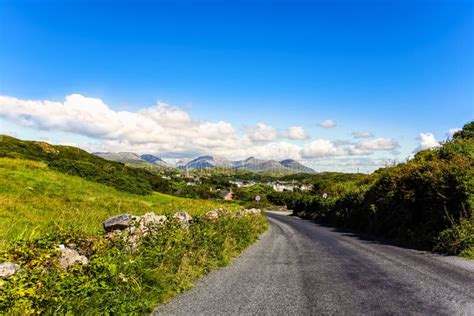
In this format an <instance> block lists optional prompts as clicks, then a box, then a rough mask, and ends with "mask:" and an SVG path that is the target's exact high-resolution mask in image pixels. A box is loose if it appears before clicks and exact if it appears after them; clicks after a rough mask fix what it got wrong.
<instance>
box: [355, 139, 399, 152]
mask: <svg viewBox="0 0 474 316" xmlns="http://www.w3.org/2000/svg"><path fill="white" fill-rule="evenodd" d="M398 147H400V145H399V144H398V142H397V141H396V140H394V139H390V138H383V137H381V138H377V139H373V140H365V141H361V142H358V143H356V144H354V145H351V146H349V154H350V155H371V154H373V153H374V152H376V151H388V150H394V149H396V148H398Z"/></svg>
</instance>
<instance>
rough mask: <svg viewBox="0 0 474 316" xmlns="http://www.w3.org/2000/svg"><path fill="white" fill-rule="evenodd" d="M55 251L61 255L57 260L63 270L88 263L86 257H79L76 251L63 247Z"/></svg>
mask: <svg viewBox="0 0 474 316" xmlns="http://www.w3.org/2000/svg"><path fill="white" fill-rule="evenodd" d="M56 251H58V252H59V253H60V254H61V257H60V258H59V264H60V266H61V269H63V270H65V269H67V268H69V267H70V266H72V265H74V264H76V263H80V264H83V265H86V264H87V263H88V262H89V260H88V259H87V257H85V256H81V255H80V254H79V253H78V252H77V251H76V250H74V249H71V248H68V247H66V246H64V245H59V246H57V247H56Z"/></svg>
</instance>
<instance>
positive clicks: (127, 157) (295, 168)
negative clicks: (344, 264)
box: [93, 152, 316, 174]
mask: <svg viewBox="0 0 474 316" xmlns="http://www.w3.org/2000/svg"><path fill="white" fill-rule="evenodd" d="M93 154H94V155H96V156H99V157H101V158H104V159H107V160H112V161H117V162H123V163H128V164H131V165H137V166H140V165H143V166H145V165H150V164H152V165H154V166H158V167H162V168H177V169H180V170H185V169H189V170H192V169H215V168H228V169H232V170H245V171H251V172H266V173H278V174H292V173H316V172H315V171H314V170H313V169H312V168H310V167H307V166H305V165H303V164H302V163H300V162H298V161H296V160H294V159H283V160H280V161H278V160H274V159H267V160H265V159H259V158H256V157H253V156H251V157H248V158H246V159H243V160H234V161H232V160H229V159H227V158H225V157H221V156H215V155H202V156H198V157H196V158H193V159H190V160H188V161H187V162H185V163H178V164H177V165H175V166H173V165H171V164H169V163H167V162H165V161H164V160H163V159H161V158H159V157H157V156H155V155H151V154H142V155H139V154H136V153H132V152H118V153H113V152H95V153H93Z"/></svg>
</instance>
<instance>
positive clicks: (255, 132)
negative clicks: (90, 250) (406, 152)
mask: <svg viewBox="0 0 474 316" xmlns="http://www.w3.org/2000/svg"><path fill="white" fill-rule="evenodd" d="M0 118H1V119H3V120H6V121H9V122H14V123H16V124H17V125H20V126H25V127H30V128H33V129H37V130H42V131H46V132H45V133H46V134H51V135H50V136H54V133H56V132H68V133H72V134H75V135H81V136H86V137H87V138H84V140H77V138H74V140H73V141H74V142H76V141H78V142H77V143H76V144H77V145H78V146H80V147H82V148H84V149H86V150H89V151H101V152H103V151H112V152H120V151H132V152H136V153H156V154H159V155H160V156H162V157H168V158H178V157H179V158H186V157H192V156H196V155H201V154H213V155H220V156H225V157H228V158H230V159H242V158H247V157H249V156H255V157H258V158H262V159H277V160H280V159H284V158H292V159H297V160H299V159H302V158H304V159H318V158H321V159H322V158H324V157H344V156H346V157H348V156H350V155H368V154H371V153H374V152H376V151H383V150H393V149H394V148H397V147H398V143H397V142H396V141H394V140H390V139H384V138H378V139H374V140H365V141H361V142H357V143H354V142H353V141H330V140H325V139H317V140H314V141H312V142H308V143H306V144H304V145H301V146H300V145H296V144H292V143H290V142H285V141H283V140H282V137H286V138H287V139H289V140H303V139H307V138H309V136H308V134H307V133H306V131H305V130H304V129H303V128H302V127H300V126H292V127H289V128H288V129H286V130H285V131H284V132H282V133H278V131H277V130H276V129H275V128H273V127H272V126H269V125H266V124H263V123H260V124H257V125H256V126H252V127H247V128H245V129H244V130H243V133H242V130H240V129H236V128H234V126H232V125H231V124H230V123H228V122H225V121H217V122H210V121H198V120H196V119H193V118H192V117H191V116H190V115H189V114H188V113H187V112H185V111H183V110H182V109H180V108H178V107H175V106H172V105H169V104H166V103H163V102H158V103H157V104H155V105H153V106H150V107H145V108H142V109H140V110H137V111H135V112H132V111H116V110H114V109H112V108H110V107H109V106H108V105H107V104H105V103H104V102H103V101H102V100H101V99H97V98H91V97H86V96H82V95H80V94H72V95H68V96H66V97H65V99H64V100H62V101H61V102H57V101H49V100H22V99H18V98H14V97H7V96H0ZM324 125H325V126H326V127H329V126H334V125H335V123H334V122H333V121H331V122H330V123H326V124H324ZM56 138H57V137H52V139H56Z"/></svg>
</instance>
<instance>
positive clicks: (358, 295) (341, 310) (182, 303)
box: [155, 213, 474, 315]
mask: <svg viewBox="0 0 474 316" xmlns="http://www.w3.org/2000/svg"><path fill="white" fill-rule="evenodd" d="M268 217H269V220H270V224H271V225H270V229H269V231H268V232H267V233H265V234H264V235H263V236H262V238H261V240H259V241H258V242H257V243H256V244H255V245H253V246H252V247H251V248H249V249H248V250H247V251H245V252H244V253H243V255H242V256H241V257H240V258H239V259H236V260H235V261H234V262H233V263H232V264H231V265H230V266H228V267H226V268H223V269H221V270H218V271H215V272H213V273H211V274H210V275H208V276H207V277H205V278H203V279H202V280H201V281H199V282H198V283H197V285H196V287H195V288H193V289H192V290H190V291H189V292H187V293H185V294H183V295H181V296H179V297H177V298H174V299H172V300H171V301H170V302H169V303H168V304H167V305H163V306H160V307H159V308H158V309H157V310H156V311H155V312H156V313H157V314H160V315H161V314H163V315H223V314H225V315H242V314H246V315H249V314H250V315H319V314H324V315H327V314H338V315H340V314H345V315H349V314H350V315H357V314H359V315H360V314H377V315H382V314H383V315H386V314H425V315H453V314H456V315H459V314H461V315H474V261H468V260H464V259H461V258H455V257H442V256H438V255H435V254H429V253H424V252H419V251H414V250H409V249H403V248H398V247H395V246H390V245H384V244H380V243H376V242H373V241H366V240H362V239H359V238H357V237H355V236H353V235H351V234H348V233H341V232H337V231H335V230H334V229H331V228H327V227H322V226H320V225H317V224H315V223H313V222H310V221H305V220H301V219H299V218H295V217H290V216H285V215H277V214H273V213H269V214H268Z"/></svg>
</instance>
